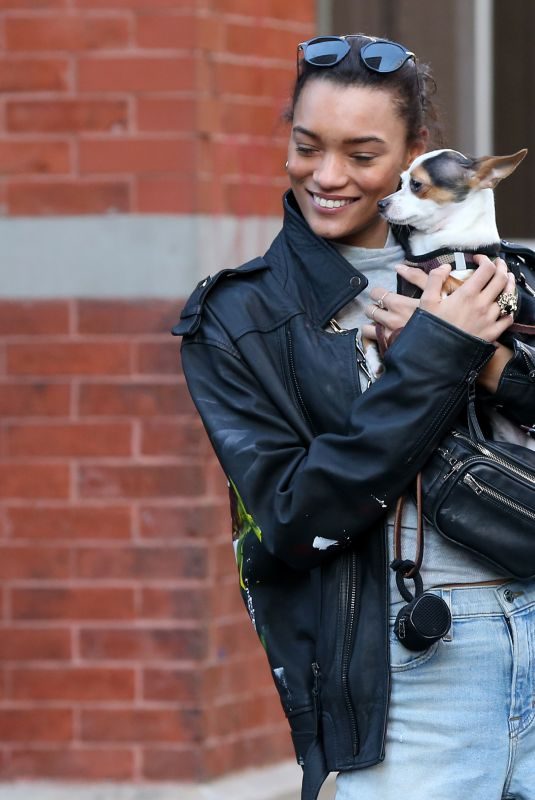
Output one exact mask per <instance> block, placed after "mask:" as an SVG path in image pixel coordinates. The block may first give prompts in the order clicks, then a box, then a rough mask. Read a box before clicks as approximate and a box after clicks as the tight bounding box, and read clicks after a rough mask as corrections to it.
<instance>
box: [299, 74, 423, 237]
mask: <svg viewBox="0 0 535 800" xmlns="http://www.w3.org/2000/svg"><path fill="white" fill-rule="evenodd" d="M424 150H425V146H424V141H423V139H422V140H419V141H418V142H416V143H413V144H411V145H408V144H407V130H406V124H405V122H404V120H403V119H402V118H401V117H400V116H399V115H398V112H397V109H396V106H395V104H394V99H393V96H392V94H391V93H390V92H389V91H388V90H384V91H383V90H381V89H375V88H374V89H371V88H368V87H364V86H339V85H337V84H335V83H333V82H331V81H328V80H322V79H312V80H309V81H308V83H306V84H305V86H304V88H303V90H302V92H301V94H300V96H299V99H298V101H297V104H296V106H295V109H294V119H293V124H292V134H291V136H290V142H289V147H288V175H289V177H290V183H291V187H292V189H293V192H294V195H295V198H296V200H297V202H298V204H299V208H300V209H301V212H302V214H303V216H304V218H305V219H306V221H307V222H308V224H309V225H310V227H311V228H312V230H313V231H314V233H316V234H317V235H318V236H322V237H324V238H325V239H333V240H335V241H339V242H343V243H345V244H351V245H358V246H361V247H383V246H384V243H385V239H386V234H387V223H386V222H385V220H383V219H382V217H380V216H379V214H378V209H377V201H378V200H380V199H381V198H382V197H385V196H386V195H388V194H390V193H391V192H394V191H395V190H396V188H397V186H398V183H399V176H400V173H401V172H403V170H404V169H406V168H407V166H408V165H409V164H410V162H411V161H412V160H413V158H415V157H416V156H417V155H419V154H420V153H422V152H424Z"/></svg>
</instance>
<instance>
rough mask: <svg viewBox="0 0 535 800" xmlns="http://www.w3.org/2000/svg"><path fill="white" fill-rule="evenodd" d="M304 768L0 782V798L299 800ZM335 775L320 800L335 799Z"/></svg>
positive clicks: (282, 765)
mask: <svg viewBox="0 0 535 800" xmlns="http://www.w3.org/2000/svg"><path fill="white" fill-rule="evenodd" d="M300 783H301V769H300V768H299V767H298V766H297V764H296V763H295V761H284V762H282V763H280V764H276V765H275V766H272V767H263V768H261V769H250V770H244V771H243V772H239V773H234V774H233V775H227V776H226V777H224V778H221V779H220V780H217V781H211V782H210V783H202V784H191V783H150V784H147V783H145V784H135V785H134V784H124V783H63V782H62V783H59V782H55V781H39V782H37V781H36V782H33V781H16V782H14V783H0V800H299V797H300V791H299V787H300ZM333 798H334V775H331V776H330V779H329V781H328V782H327V783H326V784H325V786H324V787H323V789H322V791H321V793H320V796H319V798H318V800H333Z"/></svg>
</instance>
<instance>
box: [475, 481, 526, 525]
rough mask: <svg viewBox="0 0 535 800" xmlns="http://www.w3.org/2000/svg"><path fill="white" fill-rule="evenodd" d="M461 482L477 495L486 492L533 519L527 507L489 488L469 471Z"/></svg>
mask: <svg viewBox="0 0 535 800" xmlns="http://www.w3.org/2000/svg"><path fill="white" fill-rule="evenodd" d="M463 483H465V484H466V485H467V486H468V487H469V488H470V489H471V490H472V491H473V492H475V493H476V494H477V495H480V494H487V495H489V497H492V498H493V499H494V500H497V501H498V502H499V503H501V504H503V505H506V506H508V507H509V508H512V509H513V510H514V511H517V512H518V513H519V514H523V515H524V516H525V517H528V518H529V519H533V520H535V513H534V512H533V511H530V509H529V508H526V507H525V506H521V505H520V504H519V503H515V501H514V500H511V499H510V498H509V497H506V496H505V495H503V494H501V493H500V492H497V491H495V490H494V489H491V488H490V486H487V485H486V484H485V483H483V482H481V481H478V480H476V479H475V478H474V476H473V475H470V473H469V472H468V473H467V474H466V475H464V476H463Z"/></svg>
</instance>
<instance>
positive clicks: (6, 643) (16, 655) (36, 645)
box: [0, 627, 71, 661]
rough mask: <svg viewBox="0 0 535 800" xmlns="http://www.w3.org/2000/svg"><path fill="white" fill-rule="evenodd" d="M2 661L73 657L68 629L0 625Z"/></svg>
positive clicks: (47, 659) (59, 659)
mask: <svg viewBox="0 0 535 800" xmlns="http://www.w3.org/2000/svg"><path fill="white" fill-rule="evenodd" d="M0 638H1V641H2V646H1V647H0V661H37V660H38V659H42V660H46V661H65V660H67V659H69V658H70V657H71V634H70V631H68V630H64V629H62V630H59V629H58V630H51V629H49V628H47V629H46V630H42V629H40V628H35V629H32V628H27V627H25V628H4V627H0Z"/></svg>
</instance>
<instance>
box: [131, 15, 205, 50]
mask: <svg viewBox="0 0 535 800" xmlns="http://www.w3.org/2000/svg"><path fill="white" fill-rule="evenodd" d="M196 32H197V24H196V20H195V17H193V16H191V15H187V14H143V15H141V14H140V15H139V16H138V18H137V36H136V41H137V44H138V45H139V46H140V47H148V48H153V49H155V50H160V49H165V48H171V49H176V50H179V49H184V50H191V49H193V48H194V47H195V46H196Z"/></svg>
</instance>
